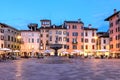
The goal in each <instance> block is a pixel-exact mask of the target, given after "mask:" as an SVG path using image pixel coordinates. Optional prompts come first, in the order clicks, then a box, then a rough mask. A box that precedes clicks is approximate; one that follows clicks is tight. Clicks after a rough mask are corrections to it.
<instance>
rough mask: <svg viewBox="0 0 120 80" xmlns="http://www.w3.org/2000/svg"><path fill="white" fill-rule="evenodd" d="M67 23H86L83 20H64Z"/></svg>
mask: <svg viewBox="0 0 120 80" xmlns="http://www.w3.org/2000/svg"><path fill="white" fill-rule="evenodd" d="M64 22H65V23H81V24H84V23H83V22H82V21H64Z"/></svg>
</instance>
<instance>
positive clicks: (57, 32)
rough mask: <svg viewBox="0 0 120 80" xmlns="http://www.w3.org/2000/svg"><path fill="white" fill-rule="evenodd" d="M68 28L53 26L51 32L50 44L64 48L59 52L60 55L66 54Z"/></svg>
mask: <svg viewBox="0 0 120 80" xmlns="http://www.w3.org/2000/svg"><path fill="white" fill-rule="evenodd" d="M66 37H67V35H66V28H65V27H64V26H63V25H60V26H56V25H53V26H51V29H50V30H49V44H61V45H62V48H61V49H59V50H58V55H62V53H63V52H66Z"/></svg>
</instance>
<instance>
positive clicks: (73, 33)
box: [64, 19, 84, 53]
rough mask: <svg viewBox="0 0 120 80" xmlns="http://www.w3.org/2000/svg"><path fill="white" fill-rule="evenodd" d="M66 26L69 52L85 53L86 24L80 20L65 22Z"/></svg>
mask: <svg viewBox="0 0 120 80" xmlns="http://www.w3.org/2000/svg"><path fill="white" fill-rule="evenodd" d="M64 25H65V26H66V28H67V43H66V45H67V52H69V53H74V52H76V51H83V26H84V23H83V22H82V21H81V20H80V19H78V21H64Z"/></svg>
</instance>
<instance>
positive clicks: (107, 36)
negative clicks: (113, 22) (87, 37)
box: [99, 35, 109, 38]
mask: <svg viewBox="0 0 120 80" xmlns="http://www.w3.org/2000/svg"><path fill="white" fill-rule="evenodd" d="M102 37H103V38H109V35H102V36H99V38H102Z"/></svg>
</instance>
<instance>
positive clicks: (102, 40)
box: [96, 32, 110, 56]
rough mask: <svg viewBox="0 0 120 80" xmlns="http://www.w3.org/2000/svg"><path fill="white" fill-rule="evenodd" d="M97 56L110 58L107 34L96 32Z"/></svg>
mask: <svg viewBox="0 0 120 80" xmlns="http://www.w3.org/2000/svg"><path fill="white" fill-rule="evenodd" d="M97 37H98V39H97V44H96V46H97V51H98V52H97V53H98V54H97V55H98V56H100V55H105V56H110V54H109V33H108V32H98V33H97Z"/></svg>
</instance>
